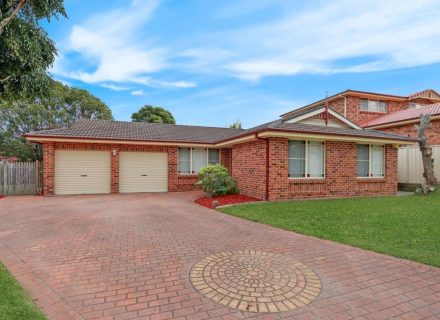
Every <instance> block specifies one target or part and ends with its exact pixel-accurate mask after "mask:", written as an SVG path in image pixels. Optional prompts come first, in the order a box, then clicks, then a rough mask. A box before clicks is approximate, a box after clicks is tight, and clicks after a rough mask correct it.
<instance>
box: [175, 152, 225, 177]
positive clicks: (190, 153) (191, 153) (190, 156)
mask: <svg viewBox="0 0 440 320" xmlns="http://www.w3.org/2000/svg"><path fill="white" fill-rule="evenodd" d="M180 149H189V172H179V162H180V160H179V159H180ZM193 149H203V150H204V152H205V166H207V165H208V164H209V151H208V150H210V149H211V150H212V149H216V150H218V163H219V164H221V161H222V160H221V158H222V153H221V149H220V148H198V147H179V148H178V150H177V172H178V174H179V175H196V174H198V172H194V170H193Z"/></svg>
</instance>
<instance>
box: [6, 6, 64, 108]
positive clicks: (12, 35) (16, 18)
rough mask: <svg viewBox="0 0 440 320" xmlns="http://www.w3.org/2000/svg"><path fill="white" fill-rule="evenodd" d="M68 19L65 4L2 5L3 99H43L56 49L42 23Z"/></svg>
mask: <svg viewBox="0 0 440 320" xmlns="http://www.w3.org/2000/svg"><path fill="white" fill-rule="evenodd" d="M59 16H66V12H65V10H64V1H63V0H4V1H0V98H1V99H2V100H5V99H17V98H21V99H22V98H26V97H34V96H43V95H44V94H45V89H46V88H47V86H48V85H49V82H50V78H49V76H48V73H47V69H48V68H49V67H50V66H52V64H53V62H54V60H55V56H56V48H55V44H54V42H53V41H52V40H51V39H50V38H49V37H48V35H47V33H46V31H44V29H43V28H42V27H40V25H39V20H40V19H46V20H48V21H50V20H51V18H58V17H59Z"/></svg>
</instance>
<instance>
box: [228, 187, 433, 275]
mask: <svg viewBox="0 0 440 320" xmlns="http://www.w3.org/2000/svg"><path fill="white" fill-rule="evenodd" d="M220 211H221V212H224V213H227V214H231V215H234V216H237V217H241V218H245V219H248V220H252V221H256V222H260V223H264V224H269V225H272V226H274V227H278V228H282V229H286V230H290V231H295V232H298V233H302V234H306V235H311V236H315V237H319V238H323V239H328V240H333V241H337V242H341V243H345V244H349V245H352V246H355V247H360V248H364V249H367V250H371V251H376V252H380V253H385V254H388V255H392V256H396V257H400V258H405V259H409V260H414V261H419V262H422V263H426V264H430V265H433V266H437V267H440V190H439V191H436V192H434V193H431V194H430V195H427V196H424V195H412V196H402V197H374V198H352V199H332V200H308V201H287V202H276V203H260V204H245V205H236V206H232V207H225V208H221V209H220Z"/></svg>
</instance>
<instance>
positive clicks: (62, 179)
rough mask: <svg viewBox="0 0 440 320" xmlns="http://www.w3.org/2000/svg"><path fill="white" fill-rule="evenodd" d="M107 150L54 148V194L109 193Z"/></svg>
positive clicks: (108, 153) (109, 159)
mask: <svg viewBox="0 0 440 320" xmlns="http://www.w3.org/2000/svg"><path fill="white" fill-rule="evenodd" d="M110 173H111V155H110V152H109V151H79V150H55V172H54V174H55V194H59V195H63V194H64V195H67V194H100V193H110V179H111V174H110Z"/></svg>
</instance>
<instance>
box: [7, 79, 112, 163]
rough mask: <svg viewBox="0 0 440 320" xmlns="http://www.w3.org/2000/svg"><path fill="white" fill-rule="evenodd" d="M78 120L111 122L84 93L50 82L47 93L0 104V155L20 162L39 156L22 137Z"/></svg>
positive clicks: (104, 108) (100, 106)
mask: <svg viewBox="0 0 440 320" xmlns="http://www.w3.org/2000/svg"><path fill="white" fill-rule="evenodd" d="M79 119H104V120H111V119H113V116H112V112H111V110H110V109H109V108H108V107H107V105H106V104H105V103H104V102H102V101H101V100H100V99H99V98H97V97H95V96H93V95H91V94H90V93H89V92H87V91H86V90H81V89H77V88H70V87H68V86H65V85H63V84H61V83H60V82H57V81H53V80H52V81H51V82H50V86H49V87H48V88H47V94H45V95H44V96H43V97H36V98H33V99H27V100H17V101H13V102H12V101H3V102H1V103H0V132H1V134H0V150H1V151H0V155H3V156H16V157H18V158H20V159H22V160H28V159H31V160H33V159H38V158H40V155H39V154H38V150H35V149H34V148H33V147H32V146H31V145H30V144H28V143H27V142H26V141H25V140H24V138H23V137H22V136H23V135H24V134H26V133H29V132H32V131H38V130H46V129H55V128H62V127H67V126H70V125H71V124H72V123H73V122H75V121H76V120H79Z"/></svg>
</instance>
